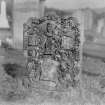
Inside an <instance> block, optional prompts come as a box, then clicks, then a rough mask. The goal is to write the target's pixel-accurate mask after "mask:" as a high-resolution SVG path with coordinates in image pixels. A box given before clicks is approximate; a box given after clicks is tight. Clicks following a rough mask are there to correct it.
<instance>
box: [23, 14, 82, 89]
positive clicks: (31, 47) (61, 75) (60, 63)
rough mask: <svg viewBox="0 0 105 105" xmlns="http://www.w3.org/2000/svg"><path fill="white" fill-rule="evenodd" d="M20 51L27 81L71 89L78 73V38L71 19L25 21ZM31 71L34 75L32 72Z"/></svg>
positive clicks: (46, 17) (75, 24) (76, 25)
mask: <svg viewBox="0 0 105 105" xmlns="http://www.w3.org/2000/svg"><path fill="white" fill-rule="evenodd" d="M23 29H24V30H23V33H24V36H23V39H24V40H23V48H24V51H25V53H26V58H27V69H28V70H29V72H30V74H31V73H32V74H34V75H33V76H32V75H31V77H30V78H31V80H32V78H33V80H34V81H39V82H40V81H41V82H42V81H43V83H44V82H46V81H48V83H47V85H48V84H49V82H50V83H51V84H52V82H54V84H55V85H54V84H53V86H58V85H60V86H63V87H66V88H68V87H74V86H76V84H77V81H78V79H77V75H79V73H80V62H81V57H80V56H81V39H80V38H81V37H80V32H79V24H78V21H77V20H76V19H75V18H73V17H69V16H66V17H59V16H55V15H49V16H45V17H42V18H39V19H37V18H29V19H28V21H27V22H26V23H25V24H24V28H23ZM33 71H34V72H33Z"/></svg>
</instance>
